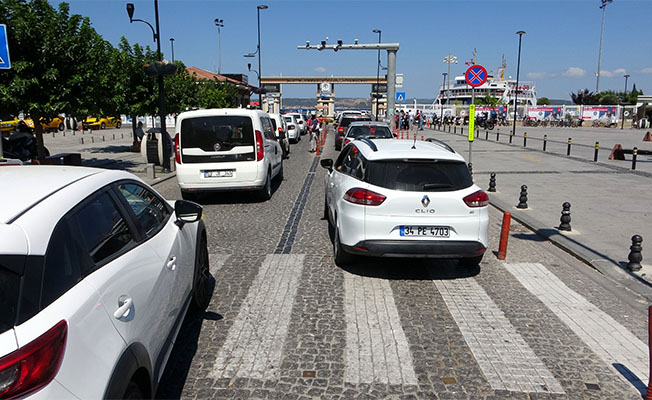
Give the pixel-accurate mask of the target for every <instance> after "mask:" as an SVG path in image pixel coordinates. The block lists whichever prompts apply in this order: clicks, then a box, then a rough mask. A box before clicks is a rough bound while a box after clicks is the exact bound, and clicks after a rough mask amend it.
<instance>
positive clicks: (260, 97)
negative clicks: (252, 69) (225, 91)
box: [256, 5, 267, 110]
mask: <svg viewBox="0 0 652 400" xmlns="http://www.w3.org/2000/svg"><path fill="white" fill-rule="evenodd" d="M266 9H267V6H266V5H259V6H257V7H256V11H257V14H258V106H259V107H260V109H261V110H262V109H263V93H262V83H261V81H260V78H261V77H262V76H263V70H262V69H261V68H260V10H266Z"/></svg>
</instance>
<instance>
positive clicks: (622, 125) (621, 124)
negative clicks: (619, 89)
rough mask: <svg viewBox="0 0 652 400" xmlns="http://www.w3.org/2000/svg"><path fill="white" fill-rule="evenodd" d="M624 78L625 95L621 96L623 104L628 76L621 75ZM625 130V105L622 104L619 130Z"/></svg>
mask: <svg viewBox="0 0 652 400" xmlns="http://www.w3.org/2000/svg"><path fill="white" fill-rule="evenodd" d="M623 76H624V77H625V93H624V94H623V103H625V101H624V100H625V98H626V96H627V79H628V78H629V74H625V75H623ZM624 128H625V104H623V118H622V120H621V121H620V129H621V130H623V129H624Z"/></svg>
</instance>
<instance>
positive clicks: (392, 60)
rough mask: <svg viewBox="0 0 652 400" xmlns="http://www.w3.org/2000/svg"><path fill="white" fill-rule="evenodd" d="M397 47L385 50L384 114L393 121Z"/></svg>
mask: <svg viewBox="0 0 652 400" xmlns="http://www.w3.org/2000/svg"><path fill="white" fill-rule="evenodd" d="M397 51H398V46H397V49H395V50H394V49H388V50H387V113H386V114H385V116H386V117H387V118H389V120H390V121H394V113H395V109H394V107H395V106H396V52H397Z"/></svg>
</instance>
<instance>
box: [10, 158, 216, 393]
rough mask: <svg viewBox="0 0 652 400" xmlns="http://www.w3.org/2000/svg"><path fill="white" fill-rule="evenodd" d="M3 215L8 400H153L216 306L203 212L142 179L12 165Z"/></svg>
mask: <svg viewBox="0 0 652 400" xmlns="http://www.w3.org/2000/svg"><path fill="white" fill-rule="evenodd" d="M0 182H2V185H3V186H5V187H7V188H10V192H11V193H10V194H8V195H6V196H3V198H2V207H0V398H2V399H6V398H9V399H13V398H23V397H31V398H38V399H67V398H79V399H100V398H151V397H153V396H154V394H155V392H156V386H157V384H158V382H159V380H160V378H161V375H162V373H163V370H164V368H165V364H166V362H167V359H168V357H169V355H170V352H171V350H172V347H173V344H174V342H175V338H176V336H177V334H178V332H179V329H180V327H181V323H182V321H183V319H184V316H185V315H186V310H188V308H189V307H190V306H194V308H196V309H203V308H205V307H206V305H207V304H208V301H209V300H210V285H209V282H210V281H209V272H208V251H207V248H206V231H205V228H204V224H203V222H202V220H201V214H202V209H201V206H199V205H198V204H195V203H192V202H188V201H184V200H178V201H177V202H176V203H174V207H172V205H171V204H169V203H168V202H167V201H165V200H164V199H163V198H161V197H160V196H159V194H158V193H156V192H155V191H154V190H153V189H152V188H151V187H149V186H148V185H147V184H145V183H144V182H142V181H141V180H140V179H138V178H137V177H135V176H133V175H131V174H129V173H127V172H122V171H110V170H100V169H94V168H82V167H59V166H13V167H11V166H9V167H3V168H0Z"/></svg>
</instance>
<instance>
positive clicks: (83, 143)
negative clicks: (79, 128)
mask: <svg viewBox="0 0 652 400" xmlns="http://www.w3.org/2000/svg"><path fill="white" fill-rule="evenodd" d="M81 140H82V143H81V144H84V137H83V136H82V138H81Z"/></svg>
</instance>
